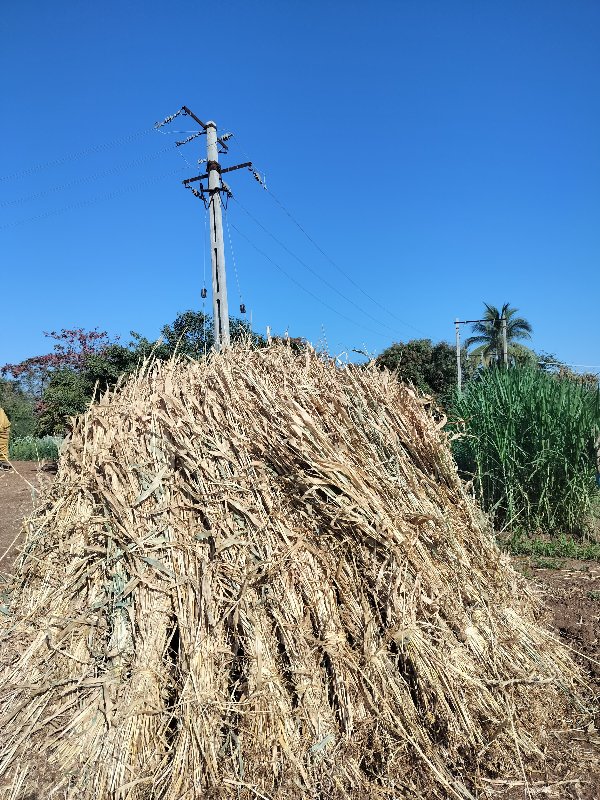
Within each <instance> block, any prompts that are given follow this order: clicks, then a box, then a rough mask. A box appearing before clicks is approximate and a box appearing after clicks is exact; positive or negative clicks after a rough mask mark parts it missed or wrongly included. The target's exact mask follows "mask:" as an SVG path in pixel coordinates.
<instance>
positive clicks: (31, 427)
mask: <svg viewBox="0 0 600 800" xmlns="http://www.w3.org/2000/svg"><path fill="white" fill-rule="evenodd" d="M0 407H2V408H3V409H4V411H5V412H6V415H7V416H8V418H9V420H10V424H11V436H13V437H19V436H30V435H31V434H33V432H34V431H35V426H36V416H35V402H34V400H33V399H32V398H31V397H30V396H28V395H27V393H26V392H24V391H23V389H21V387H20V386H19V384H18V383H17V382H16V381H9V380H6V379H4V378H0Z"/></svg>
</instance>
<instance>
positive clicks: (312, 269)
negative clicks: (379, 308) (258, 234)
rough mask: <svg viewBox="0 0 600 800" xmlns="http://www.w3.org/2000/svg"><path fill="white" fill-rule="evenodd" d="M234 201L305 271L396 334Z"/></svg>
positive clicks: (239, 203) (239, 204) (238, 203)
mask: <svg viewBox="0 0 600 800" xmlns="http://www.w3.org/2000/svg"><path fill="white" fill-rule="evenodd" d="M233 199H234V201H235V202H236V204H237V205H238V206H239V207H240V208H241V209H242V211H243V212H244V213H245V214H247V216H248V217H250V219H251V220H252V221H253V222H254V223H255V224H256V225H258V226H259V227H260V228H262V230H263V231H265V233H266V234H268V236H270V237H271V239H273V241H275V242H276V243H277V244H278V245H279V246H280V247H282V248H283V249H284V250H285V251H286V253H288V254H289V255H290V256H292V257H293V258H295V259H296V261H297V262H298V263H299V264H301V265H302V266H303V267H304V268H305V269H307V270H308V271H309V272H311V273H312V274H313V275H315V277H316V278H318V279H319V280H320V281H321V282H322V283H324V284H325V286H327V288H328V289H331V291H332V292H335V293H336V294H337V295H339V296H340V297H341V298H342V299H343V300H345V301H346V302H347V303H350V305H352V306H354V308H356V309H357V310H358V311H359V312H360V313H361V314H363V315H364V316H365V317H368V318H369V319H371V320H372V321H373V322H375V323H376V324H377V325H380V326H382V327H384V328H387V329H388V330H390V331H392V333H395V328H392V326H391V325H388V323H387V322H383V321H382V320H380V319H378V318H377V317H375V316H373V314H370V313H369V312H368V311H365V309H364V308H362V306H359V305H358V303H356V302H355V301H354V300H352V299H351V298H350V297H348V296H347V295H345V294H344V293H343V292H341V291H340V290H339V289H338V288H337V286H335V285H334V284H332V283H331V282H330V281H328V280H327V278H325V277H323V275H321V273H320V272H319V271H318V270H316V269H314V267H311V266H310V264H307V263H306V261H304V260H303V259H301V258H300V256H298V255H296V253H294V252H293V251H292V250H290V249H289V247H287V245H285V244H284V243H283V242H282V241H281V240H280V239H278V238H277V236H275V234H273V233H271V231H270V230H269V229H268V228H266V227H265V226H264V225H263V224H262V222H260V220H258V219H257V218H256V217H255V216H254V215H253V214H251V213H250V211H248V209H247V208H245V207H244V206H243V205H242V203H241V202H240V201H239V200H238V199H237V198H236V197H235V195H234V197H233Z"/></svg>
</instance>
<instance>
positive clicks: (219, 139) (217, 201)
mask: <svg viewBox="0 0 600 800" xmlns="http://www.w3.org/2000/svg"><path fill="white" fill-rule="evenodd" d="M180 114H183V115H185V116H188V117H191V118H192V119H193V120H194V121H195V122H197V123H198V125H199V126H200V130H199V131H198V132H197V133H194V134H192V135H191V136H188V138H187V139H184V140H183V141H181V142H176V145H177V146H178V147H179V146H180V145H184V144H187V143H188V142H191V141H192V139H196V138H197V137H198V136H202V135H203V134H206V155H207V158H206V162H207V164H206V172H205V173H204V174H203V175H196V176H195V177H194V178H186V179H185V180H184V181H183V185H184V186H185V187H186V189H191V191H192V192H193V193H194V195H195V196H196V197H198V198H200V199H201V200H202V201H203V202H204V205H205V207H206V208H208V210H209V213H210V258H211V263H212V295H213V297H212V301H213V330H214V342H215V344H214V347H215V350H217V351H220V350H223V349H224V348H226V347H229V344H230V338H229V307H228V304H227V276H226V273H225V246H224V244H223V215H222V203H223V200H222V195H226V196H227V197H231V196H232V195H231V191H230V190H229V187H228V186H227V184H224V183H223V181H222V180H221V175H222V173H224V172H232V171H233V170H236V169H242V168H243V167H247V168H248V169H249V170H250V171H251V172H252V173H253V175H254V177H255V178H256V180H258V181H259V182H261V183H262V180H261V178H260V176H259V175H258V173H257V172H255V171H254V170H253V169H252V162H251V161H247V162H245V163H244V164H237V165H236V166H235V167H227V168H226V169H221V166H220V164H219V152H221V153H227V149H228V148H227V144H226V141H227V139H229V138H230V137H231V136H232V134H231V133H229V134H223V135H222V136H217V125H216V123H215V122H202V120H201V119H199V118H198V117H197V116H196V115H195V114H194V113H193V112H192V111H190V109H189V108H188V107H187V106H182V107H181V108H180V109H179V111H177V112H176V113H175V114H172V115H171V116H170V117H167V118H166V119H165V120H163V121H162V122H157V123H156V125H155V127H156V128H160V127H162V126H163V125H168V124H169V123H170V122H172V121H173V120H174V119H175V117H178V116H179V115H180ZM219 147H221V148H222V149H221V150H219ZM202 161H204V159H202ZM200 163H202V162H200ZM205 179H207V180H208V186H207V187H205V186H204V185H203V184H202V181H203V180H205ZM196 182H199V185H200V189H199V190H198V189H195V188H194V187H193V186H192V185H191V184H193V183H196ZM203 291H204V290H203ZM203 296H205V295H203ZM240 311H241V312H242V313H245V307H244V306H243V305H242V306H240Z"/></svg>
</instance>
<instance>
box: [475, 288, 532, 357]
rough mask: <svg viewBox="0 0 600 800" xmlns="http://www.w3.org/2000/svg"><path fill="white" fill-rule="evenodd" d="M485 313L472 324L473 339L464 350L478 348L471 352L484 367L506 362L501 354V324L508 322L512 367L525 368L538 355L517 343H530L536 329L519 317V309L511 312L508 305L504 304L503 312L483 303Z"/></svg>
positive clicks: (508, 340) (508, 341)
mask: <svg viewBox="0 0 600 800" xmlns="http://www.w3.org/2000/svg"><path fill="white" fill-rule="evenodd" d="M484 305H485V312H484V315H483V317H482V319H481V320H480V321H479V322H475V323H473V325H472V326H471V327H472V330H473V335H472V336H470V337H469V338H468V339H467V340H466V341H465V347H467V348H469V347H472V346H473V345H474V344H476V345H479V346H478V347H477V348H476V349H475V350H473V351H471V356H476V357H478V358H479V359H480V361H481V362H482V363H483V364H485V366H490V365H491V364H500V363H501V362H502V360H503V351H502V321H503V319H506V343H507V349H508V358H509V361H510V362H511V363H514V364H520V365H522V366H524V365H526V363H527V362H528V361H529V360H530V357H531V356H532V355H533V356H534V355H535V354H534V353H533V351H532V350H529V348H527V347H525V346H524V345H522V344H519V343H518V342H517V341H516V340H517V339H531V334H532V332H533V329H532V327H531V325H530V323H529V322H528V321H527V320H526V319H523V317H517V316H516V314H517V311H518V309H517V308H512V307H511V306H510V304H509V303H504V305H503V306H502V308H500V309H498V308H496V306H492V305H489V303H484Z"/></svg>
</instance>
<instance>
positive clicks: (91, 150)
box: [0, 128, 154, 181]
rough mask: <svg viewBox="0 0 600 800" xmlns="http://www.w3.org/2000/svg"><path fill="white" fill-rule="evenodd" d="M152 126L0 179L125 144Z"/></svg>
mask: <svg viewBox="0 0 600 800" xmlns="http://www.w3.org/2000/svg"><path fill="white" fill-rule="evenodd" d="M153 130H154V128H144V130H141V131H137V132H136V133H130V134H127V135H126V136H120V137H118V138H116V139H111V140H110V141H108V142H101V143H100V144H96V145H92V146H91V147H86V148H84V149H83V150H76V151H75V152H74V153H69V154H67V155H64V156H61V157H60V158H55V159H52V160H51V161H44V162H42V163H40V164H34V165H32V166H30V167H27V168H26V169H22V170H17V171H16V172H11V173H9V174H7V175H0V181H8V180H12V179H13V178H20V177H22V176H24V175H30V174H31V173H33V172H38V171H40V170H44V169H48V168H49V167H58V166H60V165H61V164H66V162H67V161H76V160H77V159H79V158H83V157H84V156H87V155H90V154H91V153H99V152H101V151H102V150H108V149H110V148H111V147H115V146H116V145H118V144H125V143H126V142H132V141H134V140H135V139H139V138H140V137H141V136H145V135H146V134H148V133H151V132H152V131H153Z"/></svg>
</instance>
